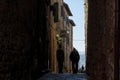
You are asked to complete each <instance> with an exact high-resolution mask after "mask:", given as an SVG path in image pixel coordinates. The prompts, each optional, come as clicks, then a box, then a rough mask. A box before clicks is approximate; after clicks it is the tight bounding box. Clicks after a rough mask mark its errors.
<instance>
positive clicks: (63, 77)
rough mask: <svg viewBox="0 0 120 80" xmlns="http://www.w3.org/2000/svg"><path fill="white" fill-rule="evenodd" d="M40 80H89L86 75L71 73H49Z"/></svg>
mask: <svg viewBox="0 0 120 80" xmlns="http://www.w3.org/2000/svg"><path fill="white" fill-rule="evenodd" d="M38 80H88V76H87V75H86V74H85V73H78V74H71V73H63V74H58V73H48V74H45V75H44V76H43V77H41V78H40V79H38Z"/></svg>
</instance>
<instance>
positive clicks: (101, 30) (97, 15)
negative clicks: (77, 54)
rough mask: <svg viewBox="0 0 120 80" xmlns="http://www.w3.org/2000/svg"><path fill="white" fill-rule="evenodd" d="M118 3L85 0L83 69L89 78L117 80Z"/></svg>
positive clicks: (113, 1)
mask: <svg viewBox="0 0 120 80" xmlns="http://www.w3.org/2000/svg"><path fill="white" fill-rule="evenodd" d="M118 5H119V1H118V0H101V1H98V0H88V24H87V30H86V31H87V36H86V37H87V44H86V45H87V46H86V50H87V58H86V61H87V62H86V66H87V67H86V70H87V74H88V75H89V77H90V79H89V80H119V63H120V62H119V61H120V60H119V55H120V52H119V49H120V48H119V7H118Z"/></svg>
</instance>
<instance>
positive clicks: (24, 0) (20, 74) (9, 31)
mask: <svg viewBox="0 0 120 80" xmlns="http://www.w3.org/2000/svg"><path fill="white" fill-rule="evenodd" d="M49 3H50V2H49V0H13V1H10V0H0V80H35V79H37V77H40V76H41V75H43V73H44V72H45V71H47V69H48V52H49V48H48V46H49V37H48V34H49V32H48V28H49V27H48V26H47V23H48V20H47V18H46V16H47V15H48V14H47V11H48V9H47V7H48V5H49ZM43 31H44V32H43Z"/></svg>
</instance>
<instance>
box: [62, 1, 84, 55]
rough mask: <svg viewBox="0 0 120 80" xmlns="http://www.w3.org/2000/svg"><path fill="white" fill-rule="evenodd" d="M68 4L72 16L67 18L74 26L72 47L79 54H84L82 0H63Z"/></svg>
mask: <svg viewBox="0 0 120 80" xmlns="http://www.w3.org/2000/svg"><path fill="white" fill-rule="evenodd" d="M64 2H65V3H67V4H68V6H69V8H70V10H71V12H72V14H73V16H72V17H69V18H70V19H72V20H73V21H74V23H75V24H76V26H75V27H73V47H75V48H76V49H77V50H78V51H79V53H80V54H83V53H82V52H85V30H84V29H85V28H84V0H64Z"/></svg>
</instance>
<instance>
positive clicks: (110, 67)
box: [104, 0, 115, 80]
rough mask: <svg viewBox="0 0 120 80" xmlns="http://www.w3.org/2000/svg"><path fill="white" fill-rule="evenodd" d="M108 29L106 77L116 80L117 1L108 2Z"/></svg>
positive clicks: (109, 79) (110, 0) (108, 0)
mask: <svg viewBox="0 0 120 80" xmlns="http://www.w3.org/2000/svg"><path fill="white" fill-rule="evenodd" d="M106 27H107V28H106V29H105V34H106V36H105V37H104V39H105V46H106V49H105V53H106V57H107V63H106V76H107V80H114V56H115V53H114V52H115V48H114V40H115V36H114V34H115V1H114V0H107V1H106Z"/></svg>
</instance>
